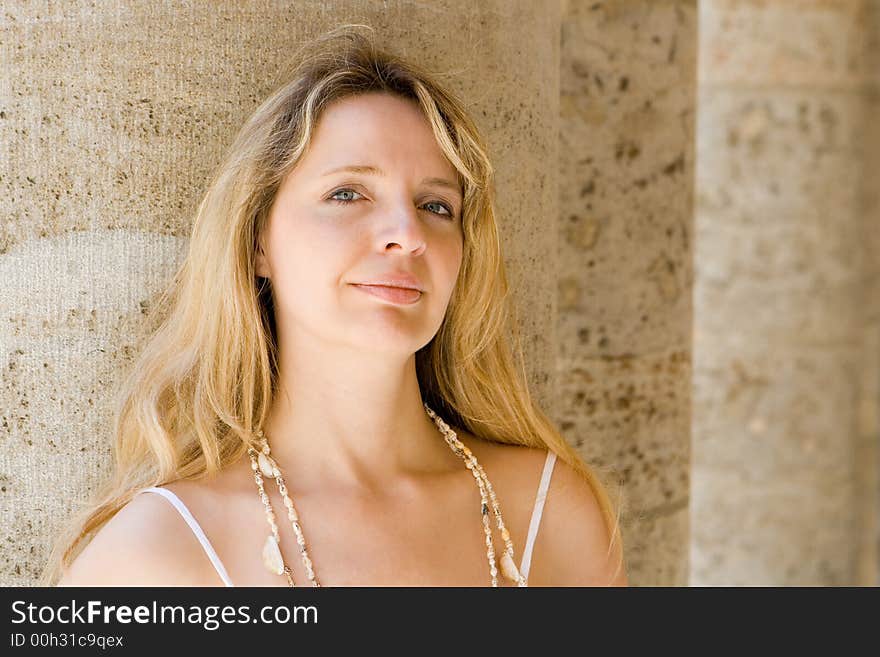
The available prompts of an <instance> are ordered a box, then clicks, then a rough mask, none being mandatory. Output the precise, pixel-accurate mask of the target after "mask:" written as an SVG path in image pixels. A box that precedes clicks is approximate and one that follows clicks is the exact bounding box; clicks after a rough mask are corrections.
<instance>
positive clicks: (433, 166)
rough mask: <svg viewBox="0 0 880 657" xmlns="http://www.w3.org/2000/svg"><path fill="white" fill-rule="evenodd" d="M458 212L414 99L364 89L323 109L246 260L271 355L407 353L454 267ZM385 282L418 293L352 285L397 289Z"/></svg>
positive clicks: (447, 171)
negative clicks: (342, 350)
mask: <svg viewBox="0 0 880 657" xmlns="http://www.w3.org/2000/svg"><path fill="white" fill-rule="evenodd" d="M349 167H374V168H375V169H377V170H378V171H379V172H381V173H376V172H368V171H366V170H363V169H362V170H360V171H351V170H348V171H346V170H344V169H346V168H349ZM443 181H445V183H446V184H445V183H444V182H443ZM461 207H462V197H461V191H460V187H459V185H458V183H457V176H456V171H455V168H454V167H453V166H452V165H451V164H450V163H449V161H448V160H447V159H446V157H445V155H444V154H443V151H442V150H441V149H440V147H439V146H438V144H437V142H436V140H435V139H434V135H433V133H432V131H431V127H430V124H429V123H428V120H427V118H425V116H424V115H423V114H422V112H421V110H420V109H419V106H418V105H417V104H416V103H415V101H410V100H407V99H403V98H399V97H397V96H392V95H390V94H383V93H369V94H365V95H360V96H354V97H348V98H344V99H341V100H337V101H335V102H333V103H332V104H330V105H329V106H327V107H326V108H325V109H324V111H323V113H322V115H321V117H320V119H319V121H318V123H317V126H316V129H315V131H314V132H313V134H312V141H311V144H310V146H309V149H308V151H307V152H306V154H305V156H304V157H303V158H302V159H301V160H300V162H299V163H298V164H297V166H296V168H295V169H294V170H293V171H292V172H291V173H290V175H288V176H287V178H286V179H285V180H284V181H283V182H282V184H281V187H280V189H279V191H278V195H277V197H276V199H275V203H274V205H273V207H272V210H271V212H270V216H269V222H268V226H267V228H266V230H265V232H264V234H263V235H262V238H263V242H262V243H263V250H264V254H265V255H262V254H258V256H257V263H256V264H257V274H258V275H260V276H266V277H268V278H270V279H271V281H272V287H273V295H274V301H275V307H276V322H277V323H278V331H279V339H280V340H281V343H282V347H283V348H284V349H287V348H289V346H293V347H296V346H297V345H304V346H305V347H306V348H310V349H311V348H314V347H316V346H317V345H316V341H317V342H321V343H324V344H325V345H333V344H336V345H344V346H347V347H353V348H355V349H358V350H369V351H383V352H388V353H397V354H400V355H402V356H408V355H410V354H413V353H415V352H416V351H418V349H420V348H421V347H423V346H424V345H426V344H427V343H428V342H430V340H431V338H433V336H434V335H435V334H436V332H437V331H438V329H439V328H440V325H441V323H442V321H443V317H444V315H445V313H446V308H447V305H448V303H449V299H450V297H451V296H452V292H453V289H454V288H455V283H456V279H457V278H458V271H459V267H460V265H461V258H462V241H463V234H462V228H461ZM394 275H403V276H406V275H409V276H410V277H412V278H413V279H414V281H413V283H414V284H415V285H416V286H417V287H418V288H419V289H420V290H422V292H421V293H420V294H419V293H417V292H413V291H406V290H402V289H400V288H398V287H385V286H376V287H372V288H371V287H365V286H363V285H362V284H364V283H383V282H384V283H397V284H400V285H406V283H404V282H400V281H394V280H388V279H389V277H392V276H394ZM359 284H361V285H359ZM288 342H290V343H292V345H289V346H288V345H287V343H288Z"/></svg>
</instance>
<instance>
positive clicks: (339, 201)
mask: <svg viewBox="0 0 880 657" xmlns="http://www.w3.org/2000/svg"><path fill="white" fill-rule="evenodd" d="M342 194H346V195H350V194H356V195H357V196H362V195H361V194H360V193H359V192H356V191H354V190H353V189H349V188H347V187H344V188H342V189H337V190H336V191H335V192H333V193H332V194H331V195H330V196H329V197H328V198H327V200H328V201H330V202H331V203H336V204H337V205H348V204H349V203H354V202H355V201H357V200H358V199H355V198H351V197H349V198H336V197H337V196H339V195H342ZM429 205H436V206H437V207H440V208H443V209H444V210H445V211H446V213H445V214H444V213H443V212H440V211H439V210H429V212H432V213H434V214H436V215H439V216H441V217H444V216H445V217H449V218H450V219H455V213H454V212H453V211H452V208H451V207H449V206H448V205H447V204H446V203H441V202H440V201H428V202H427V203H425V205H424V206H423V207H427V206H429Z"/></svg>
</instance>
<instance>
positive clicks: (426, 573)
mask: <svg viewBox="0 0 880 657" xmlns="http://www.w3.org/2000/svg"><path fill="white" fill-rule="evenodd" d="M493 486H494V487H495V489H496V493H497V495H498V501H499V503H500V505H501V510H502V514H503V518H504V523H505V525H506V527H507V529H508V531H509V532H510V536H511V540H512V541H513V545H514V550H515V553H514V561H515V563H516V565H517V567H519V566H520V563H521V560H522V554H523V549H524V547H525V539H526V534H527V530H528V522H529V519H530V512H531V506H530V505H529V504H528V503H527V502H526V499H527V497H528V495H524V494H522V492H519V491H517V490H516V488H511V487H509V486H507V485H506V484H505V482H503V481H500V480H499V481H498V482H497V483H496V482H494V481H493ZM266 492H267V494H268V495H269V498H270V501H271V504H272V507H273V509H274V511H275V514H276V522H277V524H278V530H279V536H280V538H281V553H282V556H283V558H284V562H285V564H286V565H287V566H288V567H289V568H290V569H291V571H292V572H293V580H294V583H295V584H296V585H297V586H310V585H311V583H310V581H309V580H308V577H307V575H306V570H305V566H304V565H303V563H302V557H301V551H300V547H299V544H298V542H297V537H296V534H295V532H294V529H293V527H292V525H291V522H290V521H289V520H288V518H287V515H286V513H285V512H284V511H285V507H284V504H283V500H282V498H281V495H280V494H279V493H278V491H277V489H274V486H273V487H271V489H270V487H267V489H266ZM190 498H191V499H192V503H193V504H194V505H195V506H196V507H197V510H196V511H195V512H196V513H197V514H198V515H197V517H198V518H199V521H200V522H201V523H202V525H203V529H204V530H205V533H206V534H207V535H208V537H209V540H210V541H211V543H212V545H213V546H214V548H215V550H216V551H217V554H218V556H219V557H220V559H221V561H222V562H223V564H224V566H225V567H226V570H227V572H228V574H229V576H230V578H231V579H232V581H233V583H234V584H235V585H236V586H286V585H287V581H286V578H285V577H284V576H283V575H274V574H272V573H270V572H269V571H268V570H266V568H265V566H264V565H263V561H262V557H261V554H262V550H263V545H264V544H265V541H266V537H267V536H268V535H269V534H270V532H271V529H270V526H269V523H268V521H267V519H266V513H265V508H264V506H263V504H262V502H261V500H260V499H259V497H258V496H257V494H256V492H255V491H254V493H253V494H252V495H241V496H236V497H234V498H231V499H230V498H227V499H226V503H225V504H217V503H216V500H215V501H213V502H212V501H210V500H209V498H208V497H207V496H202V497H200V496H199V495H198V494H192V493H191V494H190ZM294 504H295V506H296V509H297V513H298V515H299V518H300V527H301V530H302V533H303V537H304V539H305V544H306V549H307V551H308V555H309V558H310V559H311V561H312V564H313V568H314V571H315V574H316V577H317V579H318V581H319V582H320V584H321V585H322V586H376V585H380V586H490V585H491V574H490V570H489V558H488V554H487V545H486V532H485V529H484V525H483V521H482V515H481V498H480V495H479V491H478V489H477V488H476V485H475V484H474V483H471V486H470V487H467V486H459V487H457V488H451V489H448V490H442V491H440V490H438V491H436V493H435V494H433V495H429V496H425V498H424V499H413V500H387V499H386V500H383V501H365V500H344V501H342V500H334V501H332V503H330V501H328V500H321V499H309V498H307V497H305V498H300V499H297V498H294ZM489 520H490V529H491V535H492V542H493V544H494V550H495V562H496V566H497V567H498V570H499V572H498V576H497V577H498V585H499V586H515V584H514V583H513V582H511V581H510V580H508V579H507V578H505V577H504V576H503V575H502V574H501V572H500V564H499V561H500V558H501V555H502V554H503V551H504V549H505V543H504V540H503V538H502V536H501V533H500V530H499V529H498V528H497V522H496V520H495V517H494V515H493V514H492V513H491V511H490V514H489ZM214 579H215V580H217V581H216V582H213V583H214V584H216V583H218V582H219V577H218V576H216V574H214Z"/></svg>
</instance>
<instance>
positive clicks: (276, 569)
mask: <svg viewBox="0 0 880 657" xmlns="http://www.w3.org/2000/svg"><path fill="white" fill-rule="evenodd" d="M425 410H426V411H427V413H428V415H429V416H430V418H431V419H432V420H433V421H434V424H436V425H437V428H438V429H439V431H440V433H441V434H443V437H444V438H445V439H446V443H447V444H448V445H449V447H450V448H451V449H452V451H453V452H454V453H455V454H457V455H458V456H459V457H461V458H462V459H463V460H464V462H465V466H466V467H467V469H468V470H470V471H471V474H473V476H474V479H476V481H477V487H478V488H479V490H480V501H481V504H480V515H481V517H482V520H483V531H484V533H485V535H486V557H487V558H488V561H489V573H490V575H491V576H492V586H498V568H497V567H496V565H495V546H494V544H493V542H492V529H491V527H490V523H489V507H490V503H491V508H492V512H493V513H494V514H495V520H496V522H497V525H498V529H499V530H500V531H501V537H502V539H503V540H504V543H505V550H504V554H503V555H502V557H501V572H502V574H503V575H504V576H505V577H507V578H508V579H510V580H512V581H514V582H516V583H517V586H528V584H527V583H526V579H525V577H523V576H522V575H521V574H520V572H519V569H517V567H516V564H515V563H514V561H513V554H514V553H513V543H512V542H511V540H510V533H509V532H508V531H507V527H505V526H504V520H503V519H502V517H501V507H500V506H499V505H498V499H497V498H496V496H495V490H494V489H493V488H492V484H491V483H489V478H488V477H487V476H486V473H485V471H484V470H483V467H482V466H481V465H480V464H479V463H478V462H477V459H476V457H475V456H474V455H473V453H472V452H471V450H470V449H468V448H467V446H466V445H464V444H462V442H461V441H460V440H459V439H458V436H457V435H456V434H455V432H454V431H453V430H452V429H451V428H450V427H449V425H448V424H446V423H445V422H444V421H443V419H442V418H440V417H439V416H438V415H437V414H436V413H434V411H432V410H431V409H430V408H429V407H428V405H427V404H425ZM256 435H257V439H258V440H257V443H258V445H259V447H260V451H259V452H258V451H257V450H255V449H254V448H253V447H249V448H248V455H249V456H250V458H251V468H252V469H253V471H254V480H255V481H256V483H257V488H258V489H259V493H260V498H261V499H262V500H263V506H264V507H265V508H266V519H267V520H268V521H269V526H270V527H271V528H272V532H271V533H270V534H269V536H268V537H266V542H265V544H264V545H263V563H264V564H265V566H266V568H267V569H268V570H269V572H271V573H273V574H276V575H284V576H285V577H286V578H287V584H288V586H295V584H294V583H293V575H292V572H291V570H290V567H289V566H287V564H285V562H284V557H283V556H282V555H281V548H280V543H281V539H280V537H279V535H278V524H277V522H276V521H275V512H274V511H273V510H272V504H271V502H270V501H269V496H268V495H267V494H266V491H265V489H264V488H263V477H267V478H269V479H274V480H275V483H276V484H277V485H278V492H279V493H281V497H282V498H283V500H284V506H285V507H286V508H287V517H288V518H289V519H290V522H291V524H292V525H293V531H294V533H295V534H296V542H297V543H298V544H299V551H300V556H301V557H302V562H303V566H305V569H306V574H307V575H308V578H309V581H310V582H311V583H312V586H321V584H320V583H319V582H318V579H317V577H315V571H314V567H313V564H312V560H311V559H310V558H309V553H308V550H307V549H306V541H305V538H304V537H303V533H302V527H300V523H299V515H298V514H297V512H296V509H295V508H294V506H293V500H291V499H290V496H289V495H288V494H287V487H286V486H285V485H284V478H283V476H282V473H281V470H280V468H279V467H278V464H277V463H276V462H275V460H274V459H273V458H272V455H271V451H270V450H269V441H268V440H267V439H266V437H265V436H264V435H263V432H262V431H261V430H258V431H257V433H256Z"/></svg>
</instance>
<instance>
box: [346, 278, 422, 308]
mask: <svg viewBox="0 0 880 657" xmlns="http://www.w3.org/2000/svg"><path fill="white" fill-rule="evenodd" d="M353 285H354V286H355V287H356V288H358V289H359V290H361V291H362V292H366V293H367V294H370V295H372V296H374V297H377V298H379V299H383V300H385V301H390V302H391V303H396V304H404V305H409V304H413V303H415V302H416V301H418V300H419V299H421V298H422V293H421V292H419V291H418V290H413V289H411V288H408V287H391V286H389V285H360V284H358V283H353Z"/></svg>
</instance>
